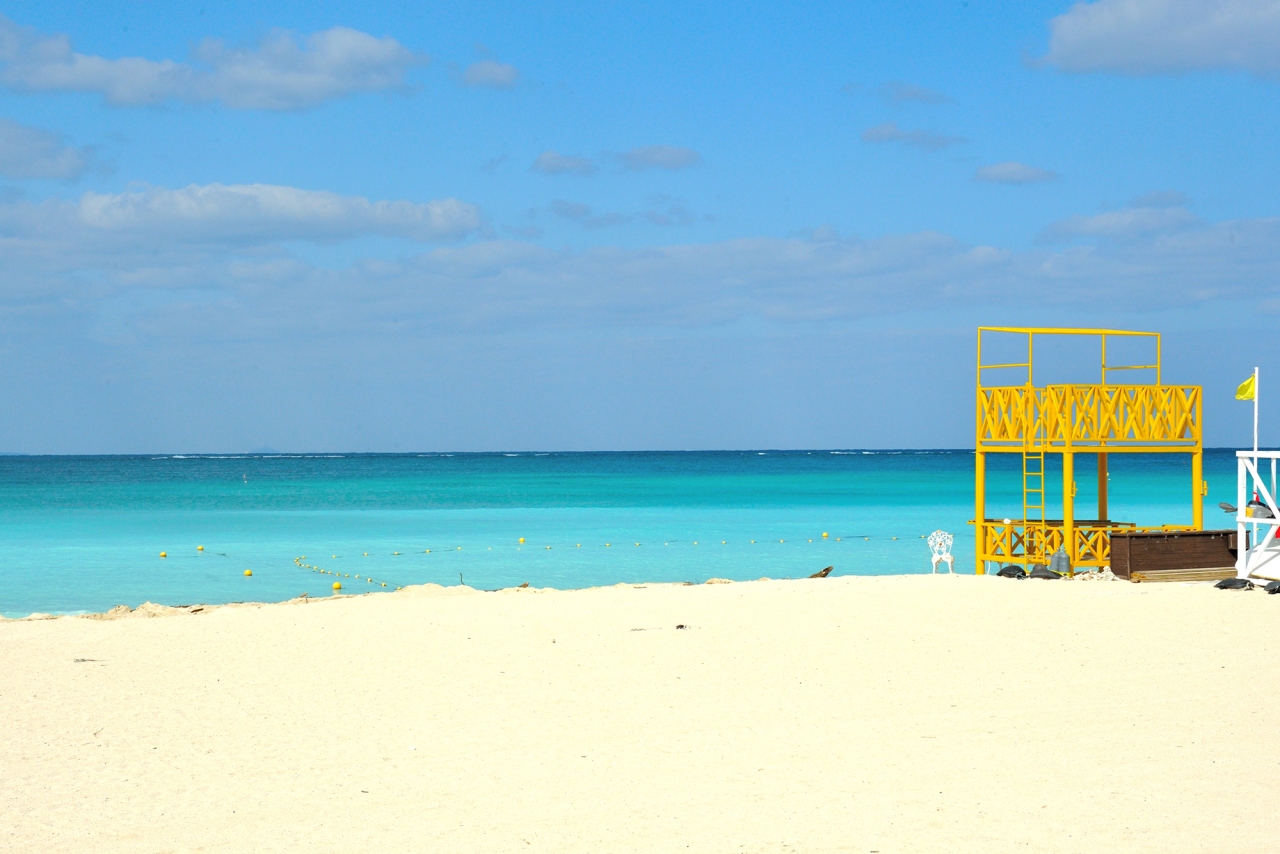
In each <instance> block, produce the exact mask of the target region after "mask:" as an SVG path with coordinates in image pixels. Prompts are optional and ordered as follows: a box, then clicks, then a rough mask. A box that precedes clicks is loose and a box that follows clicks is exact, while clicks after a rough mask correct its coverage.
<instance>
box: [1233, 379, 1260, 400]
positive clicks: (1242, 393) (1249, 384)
mask: <svg viewBox="0 0 1280 854" xmlns="http://www.w3.org/2000/svg"><path fill="white" fill-rule="evenodd" d="M1257 379H1258V378H1257V376H1254V375H1252V374H1251V375H1250V376H1249V379H1247V380H1245V381H1244V382H1242V383H1240V388H1238V389H1236V400H1253V387H1254V383H1255V382H1256V381H1257Z"/></svg>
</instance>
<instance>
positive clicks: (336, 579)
mask: <svg viewBox="0 0 1280 854" xmlns="http://www.w3.org/2000/svg"><path fill="white" fill-rule="evenodd" d="M927 537H928V535H927V534H909V535H902V536H896V537H895V536H881V535H868V534H852V535H842V536H839V537H832V536H831V535H830V533H829V532H826V531H824V532H822V534H821V535H818V536H815V537H805V538H803V539H798V540H791V541H790V542H791V543H792V544H795V543H802V544H805V545H808V544H810V543H815V542H817V543H824V542H825V543H828V544H829V543H832V542H836V543H840V542H851V543H856V542H871V541H882V542H883V541H899V540H901V541H909V540H917V539H918V540H923V539H927ZM772 542H773V541H772V540H748V541H747V542H746V543H745V545H768V544H770V543H772ZM787 542H788V540H787V539H786V538H780V539H779V540H778V543H779V544H783V545H785V544H786V543H787ZM631 543H632V546H631V547H632V548H642V547H644V546H645V545H646V543H645V542H644V541H635V540H632V541H631ZM703 543H709V544H711V545H712V546H713V547H714V545H716V541H715V540H710V541H706V540H663V541H662V546H663V547H671V546H681V545H685V544H689V545H693V546H699V547H701V544H703ZM718 544H719V545H721V546H730V545H743V544H744V543H742V542H741V541H737V542H730V541H728V540H720V541H719V543H718ZM593 545H594V547H596V548H613V545H614V543H613V541H612V540H610V541H608V542H598V541H597V542H596V543H594V544H591V543H587V544H585V546H584V544H583V543H572V544H568V543H564V544H560V545H555V544H543V545H541V546H538V545H530V544H528V543H527V542H526V539H525V538H524V537H520V538H518V539H517V540H516V544H515V550H516V551H522V550H523V549H524V548H525V547H526V546H527V547H528V548H530V549H533V550H535V551H538V552H541V551H551V550H553V549H555V548H574V549H581V548H584V547H585V548H591V547H592V546H593ZM651 545H657V541H654V542H653V543H652V544H651ZM493 548H494V547H493V546H485V547H484V549H485V550H486V551H493ZM499 548H502V546H499ZM462 550H463V547H462V546H445V547H439V546H436V547H432V548H424V549H421V550H418V549H414V550H413V553H416V554H422V555H448V554H453V553H454V552H460V551H462ZM196 552H197V553H198V554H205V553H206V552H205V547H204V546H203V545H200V546H196ZM216 554H217V556H218V557H229V558H232V559H234V560H236V561H237V563H240V564H241V565H242V566H243V565H244V564H245V563H248V561H241V559H239V558H238V557H237V556H236V555H232V554H229V553H227V552H217V553H216ZM382 554H383V555H384V556H388V557H403V556H404V554H402V553H401V552H399V551H392V552H383V553H382ZM361 556H362V557H377V556H378V553H376V552H374V553H371V552H361ZM160 557H161V558H168V557H169V554H168V552H160ZM331 558H332V559H333V560H341V559H342V558H341V556H339V555H336V554H335V555H332V556H331ZM307 560H308V558H307V556H306V555H299V556H298V557H296V558H294V559H293V563H294V565H295V566H297V567H298V568H299V569H305V570H307V571H308V572H312V573H315V574H317V575H327V576H330V577H331V578H333V583H332V585H330V586H331V589H332V590H333V592H334V593H337V592H339V591H341V590H345V589H347V584H349V583H351V582H357V583H359V584H358V586H357V587H356V588H353V589H361V588H363V589H365V590H370V589H374V590H384V589H387V590H401V589H403V585H396V584H393V583H391V582H389V581H383V580H382V579H381V578H375V577H373V576H372V575H367V574H361V573H350V572H339V571H337V570H335V569H332V568H331V567H323V566H320V565H318V564H314V563H307ZM255 563H257V564H258V565H264V566H270V565H271V564H269V563H268V562H266V561H255ZM243 574H244V576H245V577H246V578H250V577H252V576H253V570H252V569H251V568H247V569H245V570H244V571H243ZM344 581H345V582H347V584H344Z"/></svg>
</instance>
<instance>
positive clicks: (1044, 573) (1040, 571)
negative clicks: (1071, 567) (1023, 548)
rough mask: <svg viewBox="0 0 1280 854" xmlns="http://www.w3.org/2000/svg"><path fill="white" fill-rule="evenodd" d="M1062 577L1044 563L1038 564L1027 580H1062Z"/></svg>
mask: <svg viewBox="0 0 1280 854" xmlns="http://www.w3.org/2000/svg"><path fill="white" fill-rule="evenodd" d="M1061 577H1062V576H1061V575H1059V574H1058V573H1056V572H1054V571H1053V570H1052V569H1050V568H1049V567H1047V566H1045V565H1044V564H1042V563H1038V564H1036V565H1035V566H1034V567H1033V568H1032V569H1031V574H1030V575H1028V576H1027V578H1061Z"/></svg>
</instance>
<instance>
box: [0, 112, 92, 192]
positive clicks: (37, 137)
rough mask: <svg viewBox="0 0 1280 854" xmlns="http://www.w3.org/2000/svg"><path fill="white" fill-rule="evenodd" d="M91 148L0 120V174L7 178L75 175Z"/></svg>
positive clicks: (87, 164) (88, 160)
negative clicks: (78, 146) (71, 143)
mask: <svg viewBox="0 0 1280 854" xmlns="http://www.w3.org/2000/svg"><path fill="white" fill-rule="evenodd" d="M92 162H93V154H92V150H91V149H88V148H73V147H72V146H70V145H67V144H66V142H65V141H64V140H63V137H62V135H61V134H57V133H54V132H52V131H47V130H41V129H40V128H33V127H28V126H27V125H22V124H18V123H17V122H15V121H11V120H9V119H0V175H3V176H4V177H6V178H18V179H21V178H67V179H70V178H78V177H80V176H81V175H82V174H84V172H85V170H86V169H88V168H89V167H90V165H91V164H92Z"/></svg>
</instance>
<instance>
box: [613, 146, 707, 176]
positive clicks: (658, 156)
mask: <svg viewBox="0 0 1280 854" xmlns="http://www.w3.org/2000/svg"><path fill="white" fill-rule="evenodd" d="M614 156H615V158H616V159H617V161H618V163H619V164H621V165H622V167H623V168H625V169H630V170H632V171H635V172H640V171H644V170H646V169H669V170H671V171H675V170H678V169H688V168H690V167H693V166H697V165H698V164H699V163H701V162H702V155H701V154H699V153H698V152H696V151H694V150H693V149H692V148H684V147H682V146H678V145H646V146H642V147H640V148H633V149H631V150H630V151H624V152H622V153H620V154H617V155H614Z"/></svg>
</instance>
